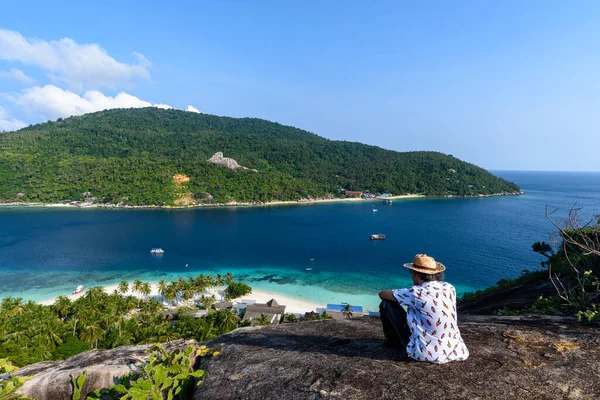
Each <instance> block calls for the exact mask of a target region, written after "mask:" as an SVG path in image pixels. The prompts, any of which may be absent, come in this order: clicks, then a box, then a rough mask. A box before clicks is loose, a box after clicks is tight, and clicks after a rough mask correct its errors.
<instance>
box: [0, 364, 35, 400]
mask: <svg viewBox="0 0 600 400" xmlns="http://www.w3.org/2000/svg"><path fill="white" fill-rule="evenodd" d="M18 370H19V368H18V367H15V366H14V365H12V364H11V363H10V362H9V361H7V360H4V359H2V358H0V374H3V373H7V374H8V379H5V380H3V381H0V400H13V399H20V400H31V399H28V398H25V397H23V396H21V395H20V394H15V392H16V391H17V390H18V389H19V388H20V387H22V386H23V385H24V384H25V382H27V381H28V380H30V379H32V377H16V376H15V375H14V374H15V373H16V372H17V371H18Z"/></svg>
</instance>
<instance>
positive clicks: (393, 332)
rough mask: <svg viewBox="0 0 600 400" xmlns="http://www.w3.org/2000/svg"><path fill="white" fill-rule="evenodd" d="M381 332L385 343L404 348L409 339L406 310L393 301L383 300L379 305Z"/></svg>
mask: <svg viewBox="0 0 600 400" xmlns="http://www.w3.org/2000/svg"><path fill="white" fill-rule="evenodd" d="M379 314H380V316H381V324H382V325H383V334H384V336H385V340H386V341H387V343H388V344H389V345H390V346H391V347H394V348H397V349H405V348H406V345H407V344H408V341H409V339H410V328H409V327H408V322H407V321H406V311H404V308H402V307H401V306H400V305H399V304H398V303H397V302H395V301H387V300H383V301H382V302H381V304H380V305H379Z"/></svg>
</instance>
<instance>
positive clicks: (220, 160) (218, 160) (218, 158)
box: [206, 151, 242, 169]
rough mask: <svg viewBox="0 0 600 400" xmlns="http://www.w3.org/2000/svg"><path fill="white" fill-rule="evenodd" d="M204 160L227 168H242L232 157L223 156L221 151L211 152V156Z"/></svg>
mask: <svg viewBox="0 0 600 400" xmlns="http://www.w3.org/2000/svg"><path fill="white" fill-rule="evenodd" d="M206 161H208V162H210V163H213V164H218V165H224V166H226V167H227V168H229V169H237V168H242V167H241V165H239V164H238V163H237V161H235V160H234V159H233V158H229V157H224V156H223V153H222V152H220V151H219V152H217V153H215V154H213V156H212V157H211V158H209V159H208V160H206Z"/></svg>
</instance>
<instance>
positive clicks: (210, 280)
mask: <svg viewBox="0 0 600 400" xmlns="http://www.w3.org/2000/svg"><path fill="white" fill-rule="evenodd" d="M204 282H205V285H206V287H207V288H210V287H213V286H215V278H213V276H212V275H206V276H205V277H204Z"/></svg>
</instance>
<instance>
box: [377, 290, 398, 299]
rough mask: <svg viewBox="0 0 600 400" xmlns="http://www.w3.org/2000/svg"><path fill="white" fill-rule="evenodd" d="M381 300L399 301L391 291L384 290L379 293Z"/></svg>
mask: <svg viewBox="0 0 600 400" xmlns="http://www.w3.org/2000/svg"><path fill="white" fill-rule="evenodd" d="M379 298H380V299H381V300H387V301H398V300H396V298H395V297H394V295H393V294H392V291H391V290H382V291H381V292H379Z"/></svg>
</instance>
